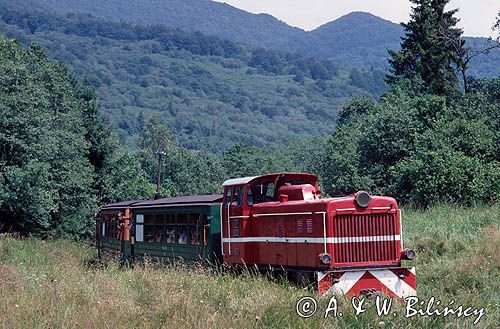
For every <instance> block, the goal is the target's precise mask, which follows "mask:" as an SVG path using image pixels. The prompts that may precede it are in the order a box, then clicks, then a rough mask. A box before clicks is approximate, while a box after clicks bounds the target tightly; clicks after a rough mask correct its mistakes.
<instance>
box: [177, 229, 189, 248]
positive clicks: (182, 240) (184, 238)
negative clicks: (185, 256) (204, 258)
mask: <svg viewBox="0 0 500 329" xmlns="http://www.w3.org/2000/svg"><path fill="white" fill-rule="evenodd" d="M177 242H178V243H179V244H188V235H187V226H186V225H179V239H178V240H177Z"/></svg>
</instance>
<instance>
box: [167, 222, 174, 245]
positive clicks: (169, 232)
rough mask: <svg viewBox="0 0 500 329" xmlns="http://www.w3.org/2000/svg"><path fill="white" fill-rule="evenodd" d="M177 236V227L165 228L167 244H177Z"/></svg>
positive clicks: (169, 226) (168, 226)
mask: <svg viewBox="0 0 500 329" xmlns="http://www.w3.org/2000/svg"><path fill="white" fill-rule="evenodd" d="M176 235H177V229H176V226H175V225H167V226H166V227H165V242H166V243H175V242H176V241H175V237H176Z"/></svg>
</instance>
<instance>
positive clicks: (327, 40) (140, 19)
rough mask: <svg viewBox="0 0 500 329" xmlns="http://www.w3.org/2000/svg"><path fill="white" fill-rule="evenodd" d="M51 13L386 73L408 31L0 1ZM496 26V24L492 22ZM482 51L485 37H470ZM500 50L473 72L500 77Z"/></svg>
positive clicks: (172, 9)
mask: <svg viewBox="0 0 500 329" xmlns="http://www.w3.org/2000/svg"><path fill="white" fill-rule="evenodd" d="M2 3H3V4H7V3H8V4H11V5H13V6H18V7H20V8H25V9H32V10H34V9H35V10H44V11H48V12H59V13H68V12H80V13H91V14H93V15H95V16H98V17H102V18H105V19H107V20H111V21H115V22H120V21H125V22H131V23H137V24H166V25H170V26H174V27H177V28H180V29H183V30H186V31H192V32H194V31H201V32H202V33H204V34H207V35H213V36H218V37H221V38H225V39H229V40H233V41H237V42H242V43H247V44H255V45H260V46H264V47H268V48H273V49H280V50H284V51H291V52H298V53H302V54H304V55H308V56H312V57H314V58H317V59H320V60H323V59H332V60H333V61H334V62H335V63H337V65H339V66H342V67H349V68H358V69H370V68H376V69H385V68H386V67H387V56H388V55H387V49H397V48H398V47H399V43H400V41H401V40H400V37H401V36H402V34H403V29H402V27H401V26H399V25H398V24H395V23H393V22H390V21H387V20H384V19H382V18H380V17H377V16H374V15H371V14H369V13H363V12H354V13H350V14H348V15H345V16H343V17H341V18H339V19H337V20H335V21H332V22H330V23H327V24H325V25H323V26H321V27H319V28H317V29H316V30H314V31H311V32H305V31H303V30H301V29H298V28H294V27H291V26H289V25H287V24H285V23H283V22H281V21H279V20H277V19H276V18H274V17H272V16H270V15H267V14H259V15H255V14H251V13H248V12H245V11H243V10H240V9H237V8H235V7H232V6H230V5H227V4H224V3H219V2H214V1H210V0H85V1H80V0H0V4H2ZM488 24H493V22H488ZM465 39H466V40H467V41H468V42H470V45H471V46H472V45H473V46H475V47H479V48H482V47H483V45H484V43H485V42H487V39H485V38H465ZM498 61H500V51H499V50H496V51H493V52H491V53H490V54H489V55H487V56H484V55H481V56H478V57H477V58H475V59H474V60H473V61H472V62H471V70H470V73H471V74H472V75H474V76H477V77H497V76H500V66H499V65H495V63H498Z"/></svg>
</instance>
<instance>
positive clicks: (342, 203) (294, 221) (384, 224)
mask: <svg viewBox="0 0 500 329" xmlns="http://www.w3.org/2000/svg"><path fill="white" fill-rule="evenodd" d="M223 185H224V198H223V207H222V216H221V218H222V222H221V227H222V254H223V257H224V262H226V263H230V264H243V263H244V264H255V265H257V266H259V267H263V268H269V267H273V268H276V269H285V270H287V271H288V272H291V273H294V274H295V276H296V278H297V279H300V278H307V279H311V278H313V277H314V278H315V279H316V280H317V282H318V289H319V292H320V293H321V294H325V293H329V292H334V293H342V294H349V295H360V294H368V295H369V294H372V293H374V292H383V293H385V294H387V295H390V296H397V297H401V298H403V297H406V296H410V295H415V294H416V278H415V269H414V268H406V267H401V260H403V259H409V260H411V259H413V258H414V257H415V252H414V251H412V250H411V249H403V247H402V240H401V212H400V210H399V209H398V205H397V203H396V201H395V200H394V199H393V198H389V197H382V196H370V195H369V194H368V193H366V192H363V191H361V192H358V193H356V194H354V195H350V196H346V197H341V198H327V199H321V197H320V191H319V189H318V180H317V177H316V176H315V175H311V174H299V173H278V174H269V175H263V176H257V177H245V178H238V179H230V180H227V181H226V182H224V184H223Z"/></svg>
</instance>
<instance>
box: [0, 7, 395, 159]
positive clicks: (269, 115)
mask: <svg viewBox="0 0 500 329" xmlns="http://www.w3.org/2000/svg"><path fill="white" fill-rule="evenodd" d="M1 13H2V14H0V31H3V32H4V33H5V35H6V36H7V37H9V38H15V39H17V40H19V41H20V42H21V43H22V44H23V45H25V46H27V45H29V44H31V43H33V42H36V43H38V44H40V45H42V46H43V47H44V48H46V49H47V53H48V55H49V57H51V58H54V59H57V60H60V61H62V62H64V63H65V65H66V66H67V67H68V68H69V70H70V72H71V73H72V74H73V75H75V76H76V77H77V78H79V79H83V78H85V77H88V79H89V81H90V82H91V84H92V85H93V86H94V87H95V88H96V92H97V96H98V99H99V102H100V104H101V111H102V112H103V113H104V118H105V120H106V122H109V123H110V124H112V125H113V126H114V127H116V128H117V131H118V137H119V140H120V144H122V145H125V146H126V147H127V148H129V149H136V148H137V146H138V141H139V136H138V133H139V132H140V131H141V130H142V128H143V126H142V124H143V118H144V117H148V116H150V115H152V114H157V115H158V116H159V117H160V118H161V119H162V121H163V122H164V123H166V124H167V125H168V126H169V128H170V129H171V130H172V132H173V133H174V134H176V135H177V141H178V142H179V144H180V145H181V146H183V147H186V148H189V149H205V150H209V151H211V152H214V153H217V154H221V153H222V152H223V151H224V150H225V149H227V148H228V147H230V146H231V145H233V144H235V143H239V142H244V143H247V144H250V145H252V146H263V145H265V144H267V143H270V142H271V143H273V142H276V141H283V140H284V138H283V137H284V136H288V135H290V136H294V137H297V138H306V137H307V135H310V134H311V133H322V134H328V133H330V132H331V131H332V130H333V127H334V123H335V119H336V114H337V113H338V111H339V110H340V108H341V107H342V103H343V102H345V101H346V100H347V99H349V98H351V97H353V96H356V95H367V96H371V97H378V96H379V95H380V94H381V93H382V92H383V91H385V89H386V84H385V82H384V76H383V72H382V71H377V70H372V71H361V70H353V71H345V70H342V69H339V68H338V67H337V66H336V65H335V64H334V63H333V62H331V61H316V60H313V59H311V58H308V57H304V56H301V55H296V54H290V53H285V52H281V51H275V50H269V49H264V48H259V47H254V46H247V45H243V44H237V43H234V42H231V41H227V40H222V39H218V38H215V37H208V36H205V35H203V34H201V33H187V32H182V31H179V30H176V29H173V28H169V27H166V26H137V25H133V24H129V23H123V22H122V23H111V22H109V21H105V20H102V19H99V18H96V17H92V16H89V15H83V14H69V15H67V16H58V15H54V14H42V13H38V12H37V13H31V12H20V11H19V10H9V9H8V8H4V9H3V10H2V11H1ZM271 127H272V128H271ZM249 129H250V130H251V131H252V133H251V134H250V135H249V134H248V130H249Z"/></svg>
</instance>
